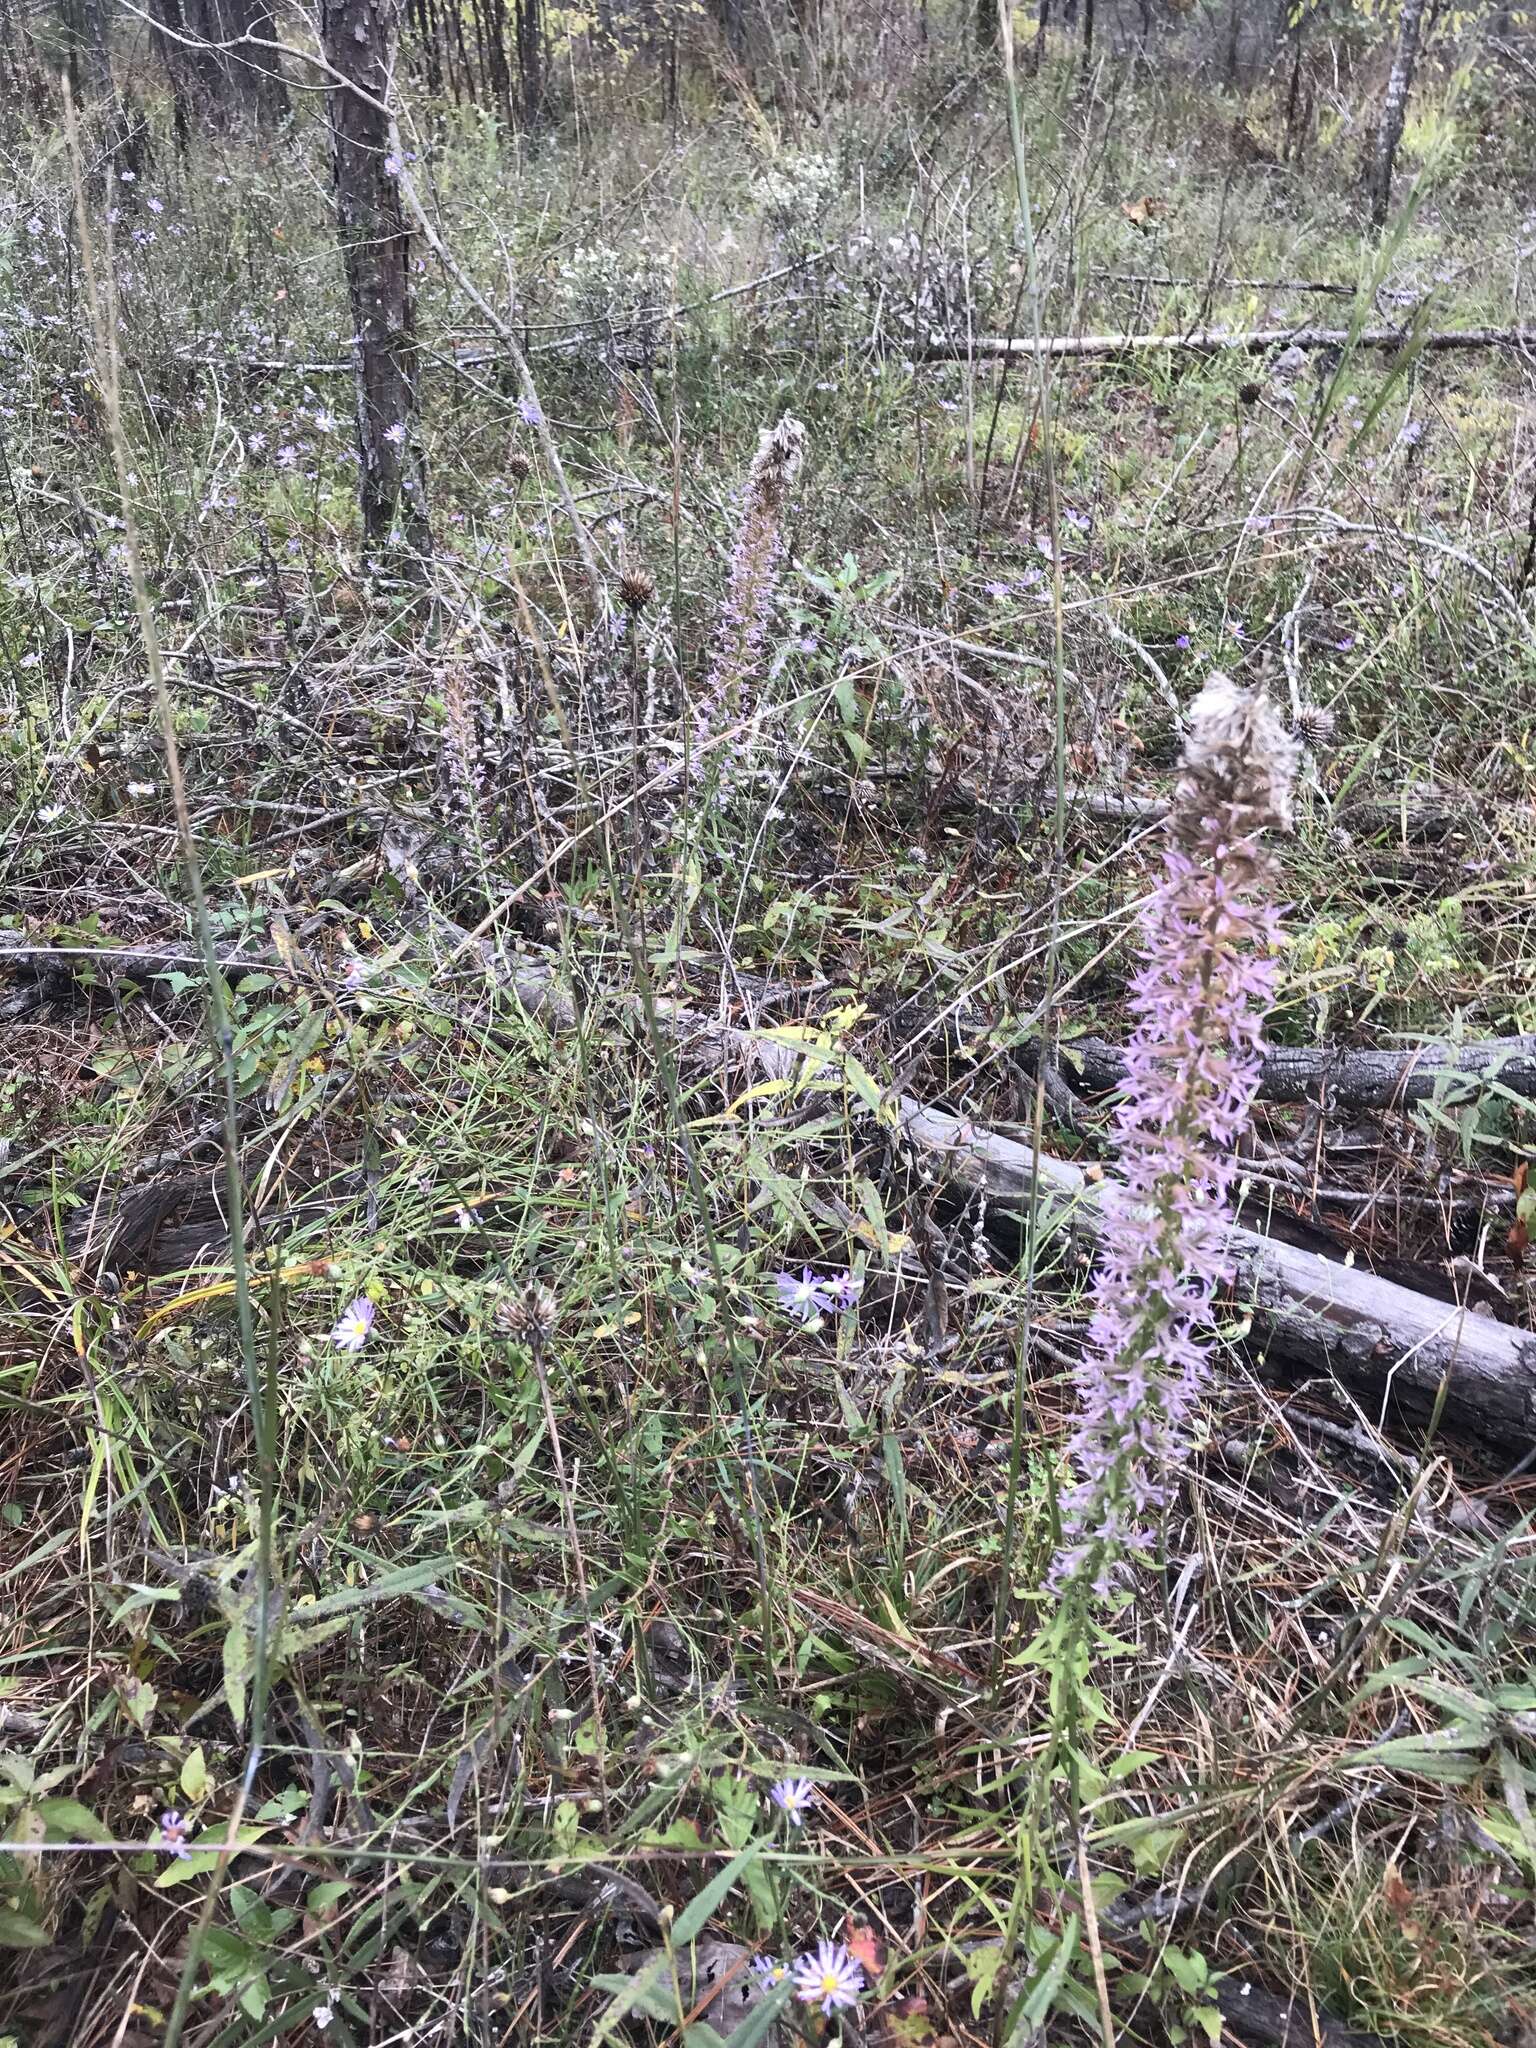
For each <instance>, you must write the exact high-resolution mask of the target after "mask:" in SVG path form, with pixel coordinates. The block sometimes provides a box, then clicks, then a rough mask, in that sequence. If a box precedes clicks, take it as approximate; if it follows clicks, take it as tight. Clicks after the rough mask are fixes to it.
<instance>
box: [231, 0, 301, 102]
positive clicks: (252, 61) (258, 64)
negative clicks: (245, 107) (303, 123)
mask: <svg viewBox="0 0 1536 2048" xmlns="http://www.w3.org/2000/svg"><path fill="white" fill-rule="evenodd" d="M225 8H226V12H227V15H228V16H229V17H230V26H231V29H232V32H233V33H234V34H236V35H248V36H256V37H259V38H260V39H261V40H262V41H263V42H275V41H276V40H277V24H276V22H275V21H274V19H273V15H272V6H271V0H225ZM237 61H238V65H239V70H238V72H237V79H238V82H239V84H240V85H241V86H242V87H243V88H244V90H245V91H247V92H249V94H250V97H251V103H252V105H253V106H254V108H255V112H256V125H257V127H258V128H276V127H277V126H278V125H279V123H281V122H283V121H285V120H286V119H287V118H288V112H289V107H288V85H287V81H286V80H285V79H284V77H283V67H282V60H281V59H280V58H279V56H278V54H277V52H276V50H260V49H247V50H244V51H242V52H241V53H240V55H239V57H238V60H237Z"/></svg>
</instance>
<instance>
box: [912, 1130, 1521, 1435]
mask: <svg viewBox="0 0 1536 2048" xmlns="http://www.w3.org/2000/svg"><path fill="white" fill-rule="evenodd" d="M898 1108H899V1114H900V1118H901V1126H902V1129H903V1131H904V1133H905V1135H906V1137H907V1139H908V1141H909V1143H911V1144H912V1146H913V1147H914V1148H915V1149H916V1150H917V1152H918V1153H919V1154H920V1155H921V1156H922V1157H923V1158H924V1159H925V1160H926V1161H927V1162H928V1163H929V1164H930V1165H931V1166H932V1167H933V1168H934V1170H935V1171H936V1173H937V1174H938V1175H939V1177H940V1178H941V1179H942V1180H944V1181H947V1182H949V1183H951V1184H953V1185H955V1186H959V1187H967V1188H971V1189H975V1190H979V1191H983V1192H985V1194H986V1195H987V1196H988V1198H989V1200H990V1201H991V1202H992V1203H994V1204H995V1205H1001V1206H1002V1207H1004V1208H1005V1209H1007V1208H1010V1207H1011V1208H1012V1209H1013V1210H1014V1212H1015V1213H1019V1212H1021V1211H1022V1210H1023V1209H1025V1208H1026V1207H1027V1205H1028V1203H1029V1201H1030V1197H1031V1191H1032V1190H1034V1191H1036V1196H1037V1200H1038V1202H1039V1204H1040V1206H1041V1209H1042V1211H1043V1213H1044V1214H1045V1215H1047V1216H1053V1217H1057V1218H1060V1219H1062V1220H1064V1221H1068V1222H1070V1224H1071V1225H1072V1226H1073V1227H1074V1228H1080V1229H1082V1230H1083V1231H1084V1232H1085V1233H1086V1234H1087V1236H1088V1237H1090V1238H1092V1237H1094V1236H1096V1235H1097V1232H1098V1228H1099V1224H1100V1220H1101V1219H1100V1211H1099V1204H1100V1199H1101V1194H1102V1188H1103V1183H1097V1182H1090V1181H1089V1180H1088V1178H1087V1176H1086V1174H1085V1173H1084V1172H1083V1170H1082V1168H1081V1167H1078V1166H1073V1165H1071V1164H1070V1163H1069V1162H1067V1161H1065V1160H1060V1159H1051V1158H1047V1157H1046V1156H1045V1155H1044V1154H1036V1153H1035V1152H1033V1151H1032V1150H1031V1149H1030V1147H1029V1146H1028V1145H1025V1144H1022V1143H1021V1142H1020V1141H1019V1140H1018V1139H1017V1138H1009V1137H1005V1136H1004V1135H1003V1133H1002V1132H1000V1131H989V1130H984V1129H982V1128H980V1127H979V1126H977V1125H974V1124H971V1123H967V1122H965V1121H964V1120H963V1119H962V1118H960V1117H955V1116H950V1115H949V1114H948V1113H947V1112H945V1111H943V1110H938V1109H928V1108H925V1107H924V1106H923V1105H922V1104H920V1103H914V1102H911V1101H910V1100H906V1099H904V1100H902V1101H901V1102H900V1103H899V1105H898ZM1229 1245H1230V1249H1231V1254H1232V1258H1233V1263H1234V1266H1235V1269H1236V1273H1235V1279H1234V1283H1233V1287H1232V1294H1233V1297H1234V1299H1235V1300H1236V1301H1237V1302H1238V1303H1239V1304H1242V1305H1245V1306H1246V1307H1247V1308H1248V1310H1249V1312H1250V1313H1251V1315H1252V1319H1253V1330H1254V1334H1255V1336H1256V1337H1257V1338H1258V1339H1259V1341H1260V1343H1261V1345H1262V1347H1263V1348H1264V1349H1266V1350H1272V1351H1273V1352H1275V1353H1276V1354H1277V1355H1278V1356H1280V1357H1282V1358H1284V1359H1285V1360H1286V1361H1287V1362H1288V1363H1289V1364H1292V1365H1301V1366H1305V1367H1308V1368H1310V1369H1312V1370H1316V1371H1322V1372H1327V1373H1334V1374H1337V1375H1338V1377H1339V1378H1340V1379H1341V1380H1343V1381H1345V1382H1346V1383H1347V1384H1349V1385H1350V1386H1351V1387H1353V1388H1354V1389H1355V1390H1356V1391H1357V1392H1358V1393H1361V1394H1364V1395H1367V1396H1368V1397H1369V1398H1370V1400H1371V1401H1372V1402H1373V1403H1374V1404H1375V1406H1376V1409H1377V1411H1378V1413H1385V1412H1387V1411H1388V1410H1389V1409H1391V1408H1393V1407H1402V1408H1403V1409H1406V1410H1407V1411H1409V1412H1410V1413H1412V1414H1413V1415H1414V1416H1415V1417H1417V1418H1419V1419H1423V1418H1424V1417H1427V1416H1429V1415H1431V1414H1434V1413H1436V1411H1437V1410H1438V1411H1439V1413H1440V1414H1442V1415H1443V1417H1444V1419H1445V1420H1446V1421H1447V1422H1448V1423H1451V1424H1452V1425H1453V1426H1454V1427H1456V1428H1458V1429H1462V1430H1465V1431H1467V1432H1468V1433H1469V1434H1471V1435H1474V1436H1480V1437H1483V1438H1486V1439H1489V1440H1491V1441H1494V1442H1497V1443H1501V1444H1513V1443H1518V1444H1522V1445H1523V1444H1525V1443H1528V1442H1529V1441H1530V1439H1531V1436H1532V1434H1533V1431H1536V1336H1531V1335H1529V1334H1528V1333H1526V1332H1524V1331H1521V1330H1517V1329H1514V1328H1513V1327H1511V1326H1510V1325H1509V1324H1507V1323H1497V1322H1495V1321H1493V1319H1492V1318H1491V1317H1489V1316H1482V1315H1478V1314H1476V1313H1475V1312H1473V1311H1472V1310H1470V1309H1465V1308H1456V1307H1452V1306H1449V1305H1447V1304H1446V1303H1445V1302H1441V1301H1431V1300H1429V1299H1428V1298H1427V1297H1426V1296H1424V1295H1421V1294H1416V1293H1414V1292H1412V1291H1411V1290H1410V1289H1408V1288H1406V1287H1399V1286H1397V1285H1395V1284H1394V1283H1393V1282H1392V1281H1390V1280H1379V1279H1377V1278H1376V1276H1375V1275H1374V1274H1372V1273H1367V1272H1364V1271H1362V1270H1361V1269H1360V1268H1359V1267H1356V1266H1342V1265H1336V1264H1335V1263H1334V1262H1333V1261H1332V1260H1331V1259H1325V1258H1322V1257H1321V1256H1320V1255H1319V1254H1318V1253H1316V1252H1309V1251H1301V1250H1299V1249H1298V1248H1297V1247H1295V1246H1293V1245H1287V1244H1281V1243H1279V1242H1278V1241H1277V1240H1275V1239H1272V1238H1267V1237H1261V1236H1260V1235H1259V1233H1258V1232H1257V1231H1253V1230H1247V1229H1244V1228H1243V1227H1242V1226H1241V1225H1239V1224H1234V1225H1232V1226H1231V1230H1230V1234H1229Z"/></svg>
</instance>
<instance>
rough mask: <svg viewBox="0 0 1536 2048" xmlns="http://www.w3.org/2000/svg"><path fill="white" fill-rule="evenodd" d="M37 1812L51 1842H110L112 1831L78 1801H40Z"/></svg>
mask: <svg viewBox="0 0 1536 2048" xmlns="http://www.w3.org/2000/svg"><path fill="white" fill-rule="evenodd" d="M37 1810H38V1812H39V1813H40V1814H41V1815H42V1817H43V1821H44V1823H45V1825H46V1826H47V1829H48V1840H49V1841H50V1842H110V1841H111V1840H112V1839H113V1836H112V1830H111V1829H110V1828H109V1827H107V1826H105V1825H104V1824H103V1823H102V1822H101V1821H99V1820H98V1819H97V1818H96V1816H95V1814H94V1813H92V1811H91V1809H90V1808H89V1807H88V1806H82V1805H81V1804H80V1801H79V1800H78V1799H40V1800H39V1801H38V1802H37Z"/></svg>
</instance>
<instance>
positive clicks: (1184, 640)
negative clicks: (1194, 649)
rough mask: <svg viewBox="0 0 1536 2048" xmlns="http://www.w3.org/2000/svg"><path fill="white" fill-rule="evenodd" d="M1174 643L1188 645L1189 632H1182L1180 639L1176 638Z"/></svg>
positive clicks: (1178, 645)
mask: <svg viewBox="0 0 1536 2048" xmlns="http://www.w3.org/2000/svg"><path fill="white" fill-rule="evenodd" d="M1173 644H1174V646H1175V647H1188V645H1189V635H1188V634H1187V633H1181V634H1180V635H1179V637H1178V639H1177V640H1175V641H1174V643H1173Z"/></svg>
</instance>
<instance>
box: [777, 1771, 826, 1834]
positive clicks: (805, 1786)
mask: <svg viewBox="0 0 1536 2048" xmlns="http://www.w3.org/2000/svg"><path fill="white" fill-rule="evenodd" d="M768 1797H769V1798H770V1799H771V1800H772V1801H773V1803H774V1805H775V1806H776V1807H777V1808H778V1809H779V1811H780V1813H782V1814H783V1816H784V1818H785V1819H786V1820H787V1821H788V1822H789V1823H790V1824H791V1826H793V1827H797V1828H799V1827H804V1825H805V1816H806V1815H807V1814H808V1813H809V1812H810V1810H811V1808H812V1806H813V1805H814V1804H815V1801H816V1787H815V1786H814V1785H813V1784H812V1783H811V1781H810V1779H809V1778H781V1779H780V1780H779V1782H778V1784H777V1785H775V1786H774V1788H773V1790H772V1791H771V1792H770V1793H769V1794H768Z"/></svg>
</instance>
